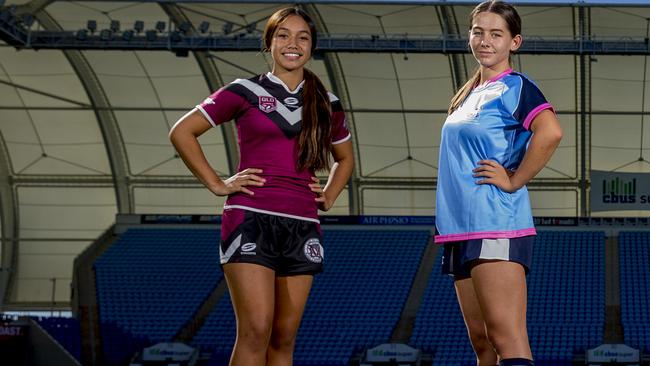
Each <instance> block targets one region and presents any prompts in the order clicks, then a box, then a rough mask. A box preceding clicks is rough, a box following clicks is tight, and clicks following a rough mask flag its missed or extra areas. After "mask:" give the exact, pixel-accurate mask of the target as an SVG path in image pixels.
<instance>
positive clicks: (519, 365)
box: [499, 358, 535, 366]
mask: <svg viewBox="0 0 650 366" xmlns="http://www.w3.org/2000/svg"><path fill="white" fill-rule="evenodd" d="M499 366H535V363H534V362H533V361H532V360H528V359H525V358H506V359H504V360H501V362H499Z"/></svg>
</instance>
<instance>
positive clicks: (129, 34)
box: [122, 29, 134, 42]
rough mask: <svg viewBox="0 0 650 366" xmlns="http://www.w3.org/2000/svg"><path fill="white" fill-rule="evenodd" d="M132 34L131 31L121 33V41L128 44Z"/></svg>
mask: <svg viewBox="0 0 650 366" xmlns="http://www.w3.org/2000/svg"><path fill="white" fill-rule="evenodd" d="M133 33H134V31H132V30H131V29H129V30H127V31H124V33H122V39H123V40H125V41H127V42H129V41H130V40H131V39H132V38H133Z"/></svg>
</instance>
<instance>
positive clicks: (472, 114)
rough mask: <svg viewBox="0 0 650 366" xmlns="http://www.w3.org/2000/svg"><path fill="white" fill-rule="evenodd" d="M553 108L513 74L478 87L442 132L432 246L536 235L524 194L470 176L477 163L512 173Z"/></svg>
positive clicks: (520, 76)
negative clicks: (537, 121)
mask: <svg viewBox="0 0 650 366" xmlns="http://www.w3.org/2000/svg"><path fill="white" fill-rule="evenodd" d="M545 109H553V106H552V105H551V104H550V103H549V102H548V101H547V100H546V98H544V95H543V94H542V92H541V91H540V90H539V88H538V87H537V86H536V85H535V84H534V83H533V82H532V81H531V80H530V79H528V78H527V77H526V76H525V75H523V74H520V73H517V72H513V71H512V69H510V70H507V71H505V72H504V73H502V74H500V75H498V76H496V77H494V78H492V79H490V80H488V81H487V82H486V83H484V84H482V85H479V86H477V87H476V88H475V89H474V90H472V92H471V93H470V94H469V96H468V97H467V98H466V99H465V101H464V102H463V104H462V105H461V106H460V107H459V108H458V109H457V110H455V111H454V112H453V113H452V114H450V115H449V116H448V117H447V120H446V121H445V124H444V125H443V127H442V139H441V143H440V160H439V165H438V187H437V190H436V228H437V229H438V234H439V235H436V237H435V241H436V243H444V242H452V241H462V240H470V239H499V238H516V237H521V236H528V235H535V234H536V232H535V227H534V225H533V217H532V211H531V208H530V200H529V198H528V190H527V189H526V187H525V186H524V187H522V188H521V189H519V190H517V191H516V192H513V193H507V192H504V191H502V190H501V189H499V188H498V187H496V186H494V185H491V184H483V185H479V184H476V183H475V182H476V181H477V180H479V179H483V178H481V177H478V178H475V177H473V176H472V174H473V173H472V170H473V169H474V168H476V167H477V166H478V161H480V160H484V159H489V160H495V161H497V162H498V163H499V164H501V165H503V166H504V167H505V168H506V169H510V170H516V169H517V168H518V167H519V164H520V163H521V161H522V159H523V157H524V154H525V153H526V148H527V146H528V142H529V141H530V137H531V135H532V133H531V132H530V131H529V128H530V124H531V122H532V121H533V119H534V118H535V117H536V116H537V115H538V114H539V113H540V112H541V111H543V110H545Z"/></svg>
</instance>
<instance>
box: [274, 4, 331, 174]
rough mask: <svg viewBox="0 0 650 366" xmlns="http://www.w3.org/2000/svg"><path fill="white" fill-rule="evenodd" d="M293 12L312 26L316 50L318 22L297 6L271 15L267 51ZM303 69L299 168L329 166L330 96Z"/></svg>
mask: <svg viewBox="0 0 650 366" xmlns="http://www.w3.org/2000/svg"><path fill="white" fill-rule="evenodd" d="M292 15H297V16H299V17H301V18H302V19H303V20H304V21H305V22H306V23H307V25H308V26H309V32H310V33H311V54H312V55H313V54H314V51H315V49H316V42H317V41H318V34H317V33H316V25H315V24H314V21H313V20H312V19H311V17H310V16H309V14H307V13H306V12H305V11H304V10H302V9H300V8H299V7H297V6H294V7H289V8H284V9H280V10H278V11H276V12H275V13H274V14H273V15H271V17H270V18H269V20H268V21H267V22H266V27H265V28H264V35H263V36H262V40H263V42H264V51H269V50H270V49H271V43H272V42H273V37H274V36H275V32H276V31H277V29H278V27H279V26H280V24H282V23H283V22H284V21H285V20H286V19H287V18H288V17H290V16H292ZM303 73H304V78H305V84H304V85H303V87H302V128H301V130H300V135H299V137H298V147H297V148H298V151H297V155H298V159H297V161H296V169H298V170H303V169H313V170H315V171H318V170H326V169H328V168H329V165H330V152H331V150H332V123H331V118H332V117H331V115H332V110H331V104H330V99H329V95H328V93H327V89H325V86H324V85H323V83H322V82H321V81H320V79H319V78H318V76H316V74H314V73H313V72H311V71H310V70H308V69H307V68H303Z"/></svg>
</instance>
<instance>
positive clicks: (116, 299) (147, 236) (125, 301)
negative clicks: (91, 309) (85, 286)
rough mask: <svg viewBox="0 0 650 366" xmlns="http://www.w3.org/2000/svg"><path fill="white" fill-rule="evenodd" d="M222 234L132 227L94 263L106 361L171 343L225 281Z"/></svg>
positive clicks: (113, 361) (122, 358) (215, 231)
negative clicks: (221, 265) (160, 343)
mask: <svg viewBox="0 0 650 366" xmlns="http://www.w3.org/2000/svg"><path fill="white" fill-rule="evenodd" d="M218 242H219V231H217V230H198V229H197V230H194V229H155V230H154V229H131V230H128V231H127V232H126V233H124V234H123V235H122V236H121V237H120V238H119V239H118V241H117V242H116V243H115V244H113V245H112V246H111V247H110V248H109V249H108V250H107V251H106V252H105V253H104V254H103V255H102V256H101V257H100V258H98V259H97V260H96V261H95V264H94V268H95V279H96V284H97V300H98V305H99V316H100V330H101V335H102V341H103V349H104V356H105V360H106V362H107V364H108V365H116V364H119V363H120V362H123V360H124V359H125V358H128V357H130V356H131V355H132V354H133V353H134V352H135V351H138V350H140V349H141V348H142V347H145V346H148V345H150V344H153V343H157V342H162V341H170V340H172V339H173V337H174V336H175V335H176V334H177V333H178V332H179V330H180V329H181V328H182V327H183V326H184V325H185V324H186V323H187V322H188V321H189V320H190V319H192V317H193V316H194V314H195V312H196V310H197V309H198V307H199V306H200V305H201V304H202V303H203V302H204V301H205V299H206V298H207V297H208V296H209V294H210V293H211V291H212V290H213V289H214V287H215V286H216V285H217V284H218V283H219V281H220V280H221V279H222V277H223V274H222V272H221V269H220V267H219V249H218Z"/></svg>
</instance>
